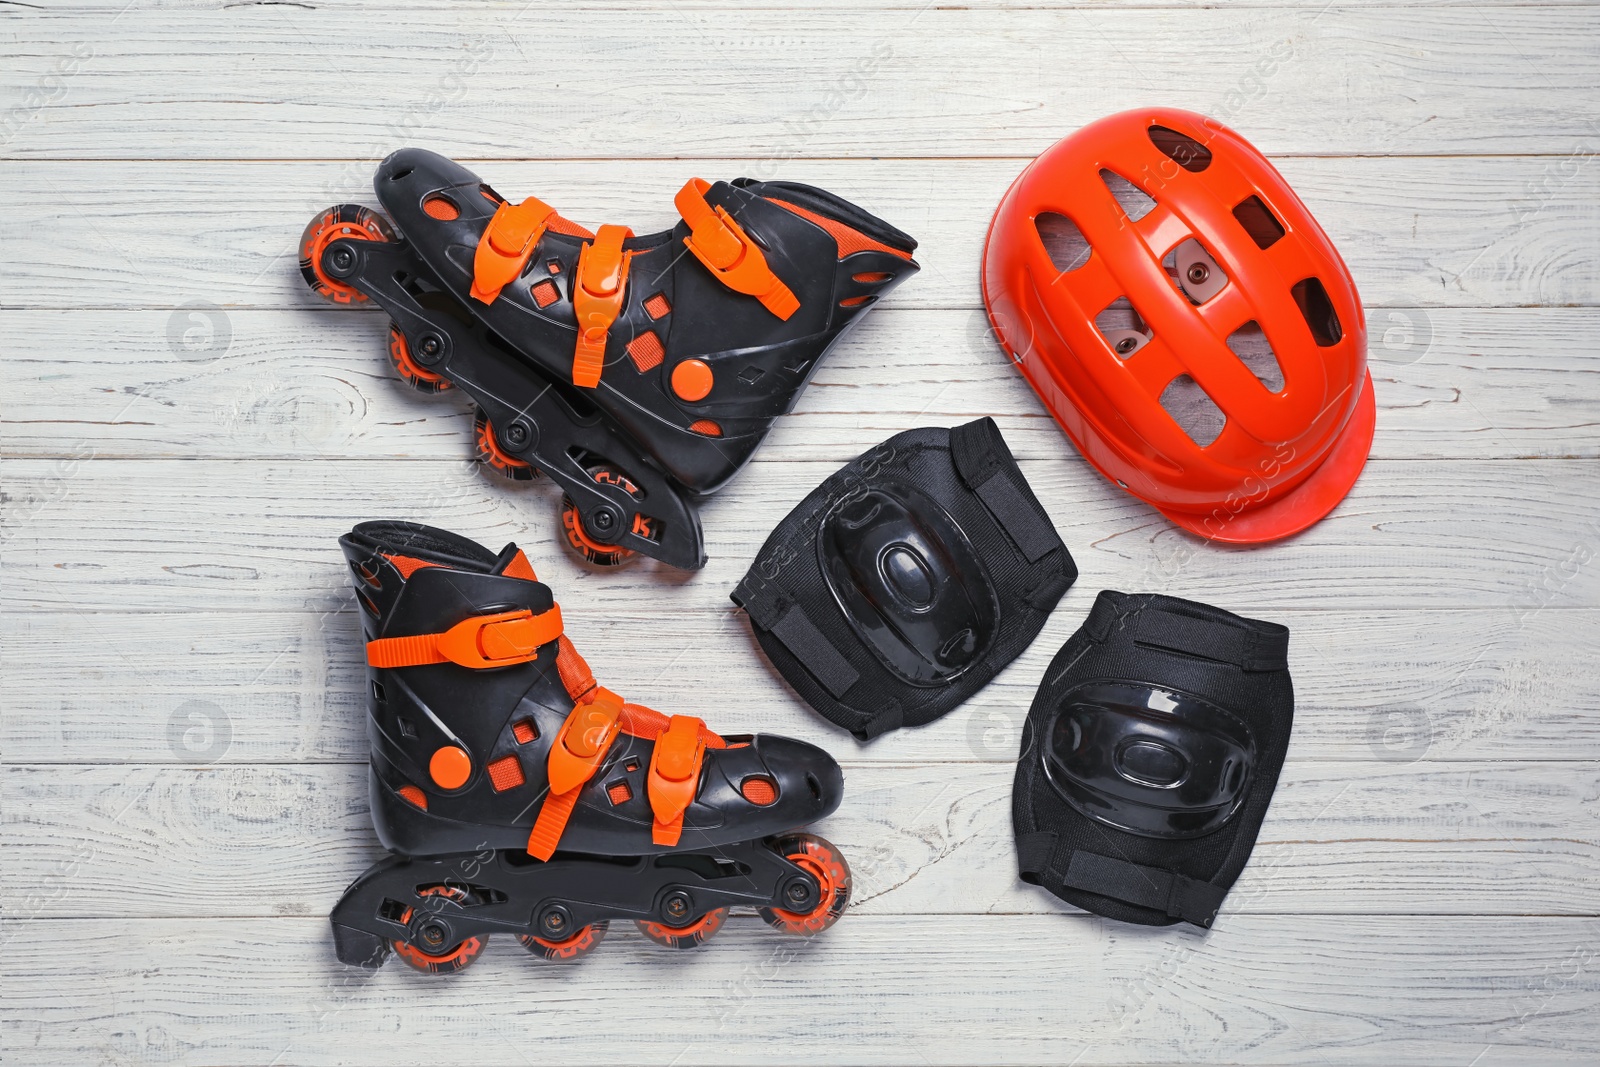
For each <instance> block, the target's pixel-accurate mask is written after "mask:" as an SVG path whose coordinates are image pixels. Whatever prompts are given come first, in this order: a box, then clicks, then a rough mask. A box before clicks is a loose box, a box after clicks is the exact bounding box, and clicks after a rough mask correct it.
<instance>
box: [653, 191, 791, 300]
mask: <svg viewBox="0 0 1600 1067" xmlns="http://www.w3.org/2000/svg"><path fill="white" fill-rule="evenodd" d="M710 188H711V183H710V182H707V181H705V180H703V179H701V178H690V179H689V181H688V184H686V185H685V186H684V187H683V188H682V189H679V190H678V195H677V196H676V197H674V198H673V200H672V203H673V204H674V205H675V206H676V207H677V209H678V214H680V215H682V216H683V221H685V222H687V223H688V224H689V236H687V237H685V238H684V239H683V243H684V244H685V245H687V246H688V247H689V251H691V252H693V253H694V256H695V258H696V259H698V260H699V261H700V262H701V263H704V264H705V265H706V269H707V270H709V271H710V272H711V273H712V274H714V275H715V276H716V278H717V280H718V281H720V282H721V283H722V284H723V285H726V286H727V287H728V288H729V289H732V290H733V291H734V292H736V293H744V294H745V295H746V296H753V297H755V298H756V299H757V300H759V301H761V304H762V306H763V307H765V308H766V309H767V310H768V311H770V312H772V313H773V314H774V315H776V316H778V318H780V319H784V320H787V319H788V318H789V316H791V315H793V314H794V313H795V312H796V311H798V310H800V301H799V299H798V298H796V297H795V295H794V293H793V292H792V291H791V290H790V289H789V287H788V286H787V285H784V284H783V282H782V280H780V279H779V278H778V276H777V275H776V274H774V273H773V272H772V268H771V267H769V266H767V257H766V256H764V255H762V253H761V248H760V247H759V246H758V245H757V244H756V243H755V241H753V240H751V239H750V235H749V234H747V233H745V232H744V230H743V228H741V227H740V225H739V224H738V223H737V222H735V221H734V219H733V216H732V215H730V214H728V212H727V211H726V210H725V209H723V208H722V207H721V206H718V207H712V206H711V205H710V204H709V203H708V202H707V201H706V190H708V189H710Z"/></svg>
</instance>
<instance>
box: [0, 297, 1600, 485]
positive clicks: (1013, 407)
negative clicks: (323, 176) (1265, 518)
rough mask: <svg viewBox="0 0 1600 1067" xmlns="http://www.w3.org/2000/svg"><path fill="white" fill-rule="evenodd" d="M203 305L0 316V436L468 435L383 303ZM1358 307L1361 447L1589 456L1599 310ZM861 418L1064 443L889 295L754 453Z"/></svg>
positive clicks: (993, 372) (1034, 407)
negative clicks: (3, 354)
mask: <svg viewBox="0 0 1600 1067" xmlns="http://www.w3.org/2000/svg"><path fill="white" fill-rule="evenodd" d="M215 314H216V313H213V312H200V311H192V312H191V311H173V312H168V311H158V310H149V311H108V310H95V311H16V312H11V313H8V314H7V316H6V321H7V322H8V324H9V328H10V338H9V340H10V348H9V352H8V358H7V359H6V360H5V361H4V362H3V363H0V391H3V395H4V396H6V397H7V398H8V401H9V402H8V403H7V405H6V408H5V412H4V416H3V421H0V433H3V446H0V447H3V448H4V450H5V454H6V455H8V456H33V457H71V456H72V455H73V454H74V453H73V448H74V445H75V444H77V443H80V442H87V441H92V446H93V448H94V453H95V455H96V456H97V457H102V458H168V457H172V458H185V459H208V458H228V457H240V458H244V457H249V458H273V459H293V458H300V459H310V460H316V459H322V458H326V457H328V456H330V455H336V456H339V457H341V458H347V459H399V458H408V459H415V460H436V461H441V462H450V461H459V460H460V459H461V458H462V457H463V456H465V455H466V454H467V452H468V450H469V448H470V447H471V430H472V407H471V402H470V401H469V400H467V399H466V398H465V397H464V396H462V395H461V394H460V393H451V392H446V393H445V394H444V395H442V396H422V395H420V394H418V393H416V392H414V391H413V390H412V389H410V388H409V387H408V386H406V385H405V384H404V383H403V382H401V381H400V380H399V379H398V378H397V377H395V375H394V373H393V372H392V370H391V369H390V365H389V360H388V358H387V353H386V351H385V348H384V346H385V345H386V343H387V337H388V335H387V332H386V331H385V328H384V327H385V321H386V320H385V318H384V316H383V314H382V313H381V312H360V313H357V312H348V311H346V310H345V309H335V308H328V309H327V310H326V311H325V312H321V313H301V312H299V311H289V310H231V311H225V312H221V315H222V317H221V318H220V319H218V318H215V317H214V315H215ZM1369 316H1370V319H1371V326H1370V329H1371V335H1372V346H1371V347H1372V353H1373V360H1372V372H1373V376H1374V378H1375V384H1376V391H1377V397H1378V426H1379V433H1378V435H1377V437H1376V439H1375V440H1374V442H1373V452H1372V454H1373V455H1374V456H1375V457H1377V458H1379V459H1463V458H1474V459H1515V458H1525V457H1536V456H1543V457H1566V456H1572V457H1583V458H1587V459H1595V458H1600V355H1597V353H1600V309H1596V308H1494V309H1480V308H1462V309H1454V308H1432V309H1429V308H1373V309H1372V310H1371V311H1370V312H1369ZM186 334H188V335H189V336H190V338H191V339H190V341H189V344H192V345H193V346H195V347H194V349H193V350H191V348H189V347H186V346H185V341H184V337H185V335H186ZM174 335H176V336H177V338H178V340H177V341H176V342H174V341H173V339H172V338H173V336H174ZM1386 342H1387V343H1386ZM202 343H204V344H208V345H210V346H211V347H210V348H201V347H200V346H201V345H202ZM863 412H872V413H873V416H874V418H875V419H878V420H883V422H884V423H887V422H889V421H894V420H899V421H901V422H902V424H905V425H911V424H920V425H953V424H955V423H957V422H965V421H967V420H969V419H972V418H975V417H977V416H979V415H986V414H993V415H994V416H995V418H996V419H997V421H998V422H999V424H1000V427H1001V430H1002V431H1003V432H1004V434H1005V436H1006V442H1007V444H1009V445H1010V446H1011V450H1012V452H1014V453H1016V454H1017V455H1018V456H1020V457H1022V458H1024V459H1044V458H1049V457H1052V456H1059V455H1061V454H1062V453H1064V452H1065V453H1068V454H1070V453H1071V448H1072V446H1071V445H1070V444H1069V443H1068V442H1067V440H1066V439H1065V437H1064V436H1063V435H1062V433H1061V431H1060V430H1059V429H1057V427H1056V426H1055V424H1054V422H1053V420H1051V419H1050V418H1048V417H1047V413H1046V411H1045V409H1044V407H1043V406H1042V405H1041V404H1040V403H1039V402H1038V401H1037V400H1036V399H1035V398H1034V396H1033V394H1032V392H1031V391H1030V390H1029V388H1028V385H1027V383H1026V382H1025V381H1024V380H1023V378H1022V376H1021V375H1019V374H1018V373H1017V372H1016V371H1015V369H1014V368H1013V367H1012V366H1011V363H1010V361H1009V360H1008V359H1007V357H1006V356H1005V354H1004V353H1003V352H1002V350H1001V349H1000V348H999V346H998V345H997V344H995V342H994V341H993V339H992V337H991V336H990V334H989V330H988V325H987V319H986V318H985V317H984V314H983V312H982V311H981V310H978V309H972V310H954V309H951V310H927V311H920V310H908V309H896V308H888V309H885V310H883V311H880V312H877V313H875V314H874V315H872V316H871V317H869V318H867V319H866V321H865V322H863V324H862V325H861V327H860V328H859V329H857V330H855V331H854V332H852V333H851V334H850V335H849V336H848V337H846V338H845V339H844V341H843V342H842V343H841V344H840V346H839V348H838V349H836V350H835V351H834V352H833V353H831V354H830V355H829V357H828V359H827V361H826V362H825V363H824V364H823V366H822V369H821V370H820V371H819V372H818V374H817V377H816V378H815V379H813V381H812V383H811V385H810V386H809V387H808V388H807V390H806V391H805V392H804V393H803V394H801V397H800V401H799V404H798V406H797V407H796V409H795V410H794V411H793V412H792V413H791V414H790V415H788V416H787V417H786V418H784V419H781V420H779V423H778V427H777V430H776V432H775V436H774V438H773V440H772V442H771V446H770V447H769V448H768V450H767V451H766V452H765V453H764V455H768V456H772V457H774V458H778V459H785V460H792V459H816V460H827V461H831V462H836V463H843V462H845V461H846V460H848V459H849V458H850V457H852V456H854V455H856V454H857V453H859V452H860V451H861V450H862V448H863V447H865V446H866V445H867V444H869V443H871V442H870V441H869V440H868V439H867V437H866V436H865V435H864V434H863V432H862V431H863ZM908 420H909V421H908Z"/></svg>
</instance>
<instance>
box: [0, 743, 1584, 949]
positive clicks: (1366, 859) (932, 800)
mask: <svg viewBox="0 0 1600 1067" xmlns="http://www.w3.org/2000/svg"><path fill="white" fill-rule="evenodd" d="M3 773H4V775H5V789H6V794H7V796H8V798H9V800H10V806H11V808H12V810H11V811H10V812H8V814H7V817H6V822H5V834H4V845H5V849H6V854H7V856H8V857H9V862H8V863H7V870H6V873H5V876H4V881H3V883H0V892H3V899H4V903H5V912H6V914H7V915H21V916H32V917H36V918H42V917H50V918H81V919H95V918H112V917H128V918H137V917H144V916H164V917H181V916H224V915H235V916H273V915H302V916H322V915H325V914H326V912H327V910H328V908H329V907H330V906H331V905H332V903H333V902H334V901H336V900H337V899H338V898H339V894H340V892H342V891H343V889H344V887H345V886H346V885H348V884H349V883H350V882H351V880H352V879H354V878H355V877H356V876H357V875H358V874H360V873H361V871H362V870H364V869H365V868H366V867H367V865H368V864H370V863H371V862H373V861H375V860H376V859H377V858H378V857H379V856H381V855H382V849H381V848H379V847H378V844H377V841H376V839H375V838H374V836H373V833H372V828H371V825H370V823H369V822H368V816H367V770H366V766H365V764H364V763H362V764H354V763H352V764H345V765H341V766H327V765H321V766H311V765H306V766H298V767H286V766H263V765H252V766H223V767H164V768H156V767H145V766H134V767H127V766H99V767H54V766H43V767H27V766H11V767H8V768H6V769H5V770H4V772H3ZM845 774H846V780H847V783H848V793H849V795H848V802H847V804H846V805H845V806H844V807H842V808H841V809H840V810H839V812H838V813H836V814H835V815H833V816H831V817H829V818H828V819H825V820H824V821H822V822H820V823H818V824H816V825H815V826H814V827H813V829H814V830H815V832H817V833H821V834H823V835H824V836H826V837H827V838H828V840H830V841H832V842H833V843H834V844H835V845H837V846H839V848H840V849H841V850H842V851H843V852H844V854H845V858H846V859H847V860H848V861H849V862H850V864H851V865H852V869H853V871H854V874H855V888H854V891H853V900H854V901H855V903H854V904H853V906H852V907H853V910H852V915H854V914H856V913H858V912H859V913H865V914H870V915H879V914H883V915H972V914H985V913H987V914H1007V915H1010V914H1057V913H1059V912H1061V911H1062V910H1063V909H1061V908H1060V907H1058V906H1057V904H1056V902H1055V901H1054V899H1053V898H1052V897H1050V896H1049V894H1047V893H1044V892H1042V891H1040V890H1039V889H1037V888H1034V887H1031V886H1027V885H1024V884H1022V883H1021V882H1020V881H1018V879H1017V877H1016V857H1015V852H1014V850H1013V847H1012V843H1011V778H1012V768H1011V766H1010V765H1009V764H943V763H935V764H923V765H912V766H908V765H904V764H856V763H853V762H852V763H849V764H847V765H846V767H845ZM1597 791H1600V762H1589V763H1557V764H1552V763H1518V762H1511V761H1504V762H1490V763H1484V762H1467V763H1448V764H1440V763H1393V762H1380V761H1373V760H1368V761H1365V762H1351V763H1340V764H1308V763H1298V762H1297V763H1291V764H1290V765H1289V767H1288V768H1287V769H1286V771H1285V773H1284V776H1283V779H1282V780H1281V781H1280V782H1279V783H1278V789H1277V791H1276V792H1275V793H1274V795H1273V800H1272V807H1271V810H1270V812H1269V814H1268V819H1267V822H1266V825H1265V826H1264V827H1263V828H1262V832H1261V838H1260V840H1259V842H1258V843H1257V845H1256V850H1255V852H1254V854H1253V855H1252V857H1251V863H1250V866H1249V867H1248V868H1247V870H1246V871H1245V873H1244V875H1243V876H1242V877H1241V878H1240V880H1239V883H1238V885H1236V886H1235V887H1234V889H1233V891H1232V892H1231V893H1230V894H1229V895H1228V899H1227V902H1226V904H1225V906H1224V908H1223V914H1224V915H1225V916H1232V915H1241V914H1316V915H1361V914H1377V915H1397V914H1407V913H1412V912H1425V913H1427V914H1433V915H1440V914H1457V915H1518V914H1540V915H1581V916H1593V915H1595V914H1596V912H1597V907H1596V905H1597V903H1600V902H1597V901H1596V900H1595V897H1594V894H1593V891H1592V890H1593V886H1594V885H1595V883H1596V881H1597V880H1600V842H1597V841H1596V838H1597V837H1600V811H1597V810H1596V807H1595V804H1594V803H1593V800H1592V798H1593V796H1594V795H1595V794H1596V792H1597ZM1420 798H1426V800H1425V801H1424V802H1420V803H1419V802H1418V801H1419V799H1420ZM69 868H71V870H72V878H71V879H70V883H71V884H70V885H68V884H61V885H60V886H59V889H60V891H59V892H58V893H45V892H41V890H40V887H41V886H45V885H47V884H49V883H50V882H51V880H52V875H53V874H56V873H57V872H62V871H66V870H67V869H69ZM857 868H858V869H857ZM842 929H843V928H842Z"/></svg>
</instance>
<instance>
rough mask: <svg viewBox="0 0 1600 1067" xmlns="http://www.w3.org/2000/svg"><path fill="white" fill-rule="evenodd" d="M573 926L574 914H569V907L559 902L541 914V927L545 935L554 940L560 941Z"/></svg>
mask: <svg viewBox="0 0 1600 1067" xmlns="http://www.w3.org/2000/svg"><path fill="white" fill-rule="evenodd" d="M571 927H572V916H571V915H568V914H567V909H566V908H563V907H562V906H561V905H559V904H553V905H551V906H550V907H548V908H546V909H545V910H544V914H542V915H540V916H539V929H540V931H541V932H542V933H543V934H544V936H545V937H548V938H550V939H551V940H552V941H560V940H562V939H563V938H565V937H566V936H567V931H568V930H569V929H571Z"/></svg>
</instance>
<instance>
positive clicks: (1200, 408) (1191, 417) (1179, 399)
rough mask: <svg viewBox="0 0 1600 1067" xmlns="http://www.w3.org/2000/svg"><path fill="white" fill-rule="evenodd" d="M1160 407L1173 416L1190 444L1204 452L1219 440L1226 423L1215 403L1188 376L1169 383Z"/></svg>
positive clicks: (1163, 392)
mask: <svg viewBox="0 0 1600 1067" xmlns="http://www.w3.org/2000/svg"><path fill="white" fill-rule="evenodd" d="M1161 406H1162V407H1163V408H1165V409H1166V410H1167V414H1168V415H1171V416H1172V421H1173V422H1176V423H1177V424H1178V426H1179V427H1180V428H1181V429H1182V430H1183V432H1184V433H1186V434H1188V435H1189V440H1191V441H1193V442H1194V443H1195V444H1196V445H1198V446H1199V447H1201V448H1205V447H1206V446H1208V445H1210V444H1211V443H1212V442H1213V441H1215V440H1216V439H1217V438H1218V437H1220V436H1221V435H1222V427H1223V425H1224V424H1225V423H1226V422H1227V419H1226V417H1224V416H1223V414H1222V409H1221V408H1219V407H1217V404H1216V401H1214V400H1212V399H1211V397H1210V395H1208V394H1207V393H1206V391H1205V390H1204V389H1202V388H1201V387H1200V383H1199V382H1197V381H1195V380H1194V379H1193V378H1191V377H1189V376H1188V375H1187V374H1180V375H1178V376H1177V377H1176V378H1174V379H1172V381H1170V382H1168V383H1167V387H1166V389H1164V390H1162V393H1161Z"/></svg>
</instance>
